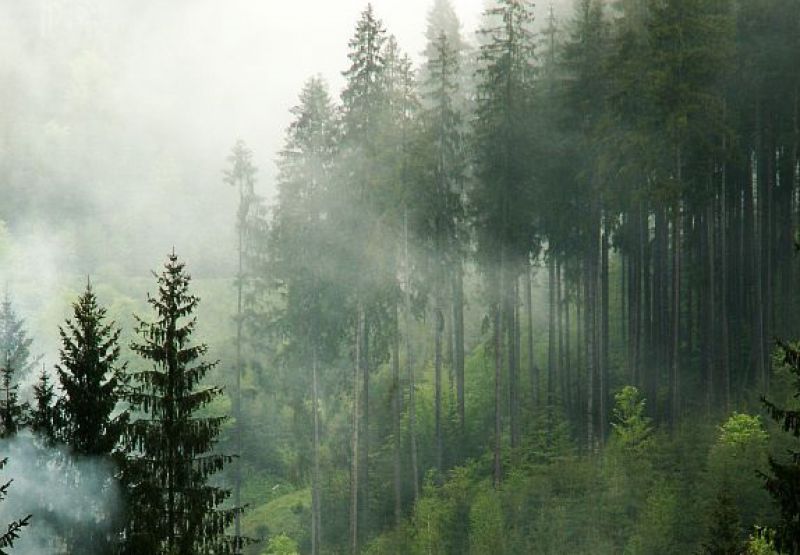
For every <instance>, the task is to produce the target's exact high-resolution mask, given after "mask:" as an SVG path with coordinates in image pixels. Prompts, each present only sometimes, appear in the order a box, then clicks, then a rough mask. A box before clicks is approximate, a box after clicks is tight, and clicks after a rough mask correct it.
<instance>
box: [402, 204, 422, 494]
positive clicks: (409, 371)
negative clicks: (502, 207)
mask: <svg viewBox="0 0 800 555" xmlns="http://www.w3.org/2000/svg"><path fill="white" fill-rule="evenodd" d="M403 259H404V264H403V266H404V270H405V291H404V296H403V301H404V310H403V320H404V321H403V328H404V329H405V348H406V376H407V379H408V435H409V439H410V442H411V483H412V484H413V490H414V503H416V502H417V501H419V466H418V462H417V405H416V384H415V376H414V364H413V361H412V358H411V356H412V355H411V321H410V317H411V272H410V268H411V266H410V261H409V258H408V213H407V211H404V212H403Z"/></svg>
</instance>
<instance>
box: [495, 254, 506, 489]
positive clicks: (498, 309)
mask: <svg viewBox="0 0 800 555" xmlns="http://www.w3.org/2000/svg"><path fill="white" fill-rule="evenodd" d="M504 282H505V252H504V249H503V247H501V249H500V283H499V291H498V295H497V302H496V303H495V315H494V487H495V489H497V488H499V487H500V482H501V481H502V479H503V467H502V462H501V458H500V445H501V442H502V434H503V417H502V402H503V400H502V397H501V391H502V388H501V378H502V370H503V314H502V312H503V308H502V307H503V298H504V292H503V285H504Z"/></svg>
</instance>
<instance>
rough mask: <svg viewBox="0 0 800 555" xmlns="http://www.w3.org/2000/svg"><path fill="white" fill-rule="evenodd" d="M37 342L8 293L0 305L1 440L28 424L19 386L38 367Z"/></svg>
mask: <svg viewBox="0 0 800 555" xmlns="http://www.w3.org/2000/svg"><path fill="white" fill-rule="evenodd" d="M32 343H33V340H32V339H31V338H29V337H28V332H27V331H26V329H25V321H24V320H23V319H22V318H20V317H18V316H17V314H16V312H15V311H14V308H13V306H12V304H11V298H10V297H9V295H8V294H7V293H6V296H5V298H4V299H3V302H2V303H0V426H2V427H1V428H0V437H10V436H13V435H15V434H16V433H17V431H18V430H19V428H20V427H21V426H22V425H23V424H24V423H25V415H26V412H27V407H26V405H25V404H23V403H20V401H19V382H20V380H21V379H22V378H23V377H25V375H26V374H28V373H29V372H30V371H31V370H32V369H33V366H34V365H35V364H36V360H38V359H34V358H33V357H31V353H30V348H31V344H32Z"/></svg>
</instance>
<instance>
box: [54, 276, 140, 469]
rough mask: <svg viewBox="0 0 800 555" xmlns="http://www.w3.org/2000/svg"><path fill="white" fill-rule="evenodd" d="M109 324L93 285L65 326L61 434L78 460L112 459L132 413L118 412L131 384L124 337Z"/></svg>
mask: <svg viewBox="0 0 800 555" xmlns="http://www.w3.org/2000/svg"><path fill="white" fill-rule="evenodd" d="M105 320H106V309H105V308H104V307H102V306H100V305H99V304H98V302H97V296H96V295H95V294H94V291H93V290H92V286H91V283H88V282H87V284H86V290H85V291H84V292H83V294H82V295H81V296H80V297H79V298H78V300H77V301H75V302H74V303H73V305H72V318H71V319H69V320H67V321H66V322H65V323H64V325H63V326H61V327H59V335H60V336H61V350H60V363H59V364H57V365H56V371H57V372H58V380H59V384H60V386H61V389H62V391H63V392H64V395H63V397H62V398H61V399H60V400H59V402H58V412H59V415H60V416H61V418H62V422H61V423H60V424H61V425H60V426H59V428H60V429H59V431H58V433H59V439H60V440H61V441H63V442H64V443H65V444H66V445H67V446H69V448H70V449H71V450H72V451H73V452H74V453H76V454H78V455H86V456H103V455H109V454H110V453H111V452H112V451H114V450H115V449H116V448H117V447H118V444H119V440H120V437H121V435H122V432H123V430H124V428H125V426H127V423H128V418H129V414H128V412H127V411H124V410H123V411H120V410H119V407H118V404H119V402H120V401H121V399H122V397H123V394H124V390H125V386H126V382H127V376H126V373H125V369H126V364H124V363H120V362H119V358H120V346H119V336H120V333H121V332H120V329H119V328H117V327H116V325H115V324H114V322H106V321H105ZM44 387H46V384H44ZM51 391H52V388H51ZM43 393H44V392H43ZM51 394H52V393H51Z"/></svg>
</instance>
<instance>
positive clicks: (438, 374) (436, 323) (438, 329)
mask: <svg viewBox="0 0 800 555" xmlns="http://www.w3.org/2000/svg"><path fill="white" fill-rule="evenodd" d="M433 328H434V329H433V350H434V355H433V360H434V365H433V367H434V374H433V376H434V390H433V397H434V401H433V406H434V428H435V434H434V440H435V442H436V445H435V446H434V449H435V453H436V473H437V476H436V480H437V483H441V480H442V472H443V468H442V450H443V446H442V333H443V331H444V317H443V316H442V307H441V303H440V301H439V296H438V293H437V298H436V307H435V308H434V311H433Z"/></svg>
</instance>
